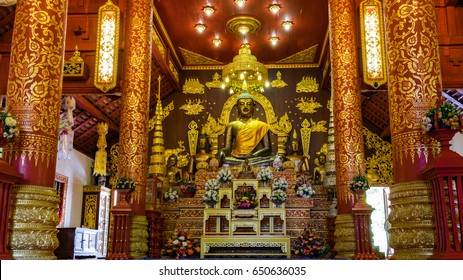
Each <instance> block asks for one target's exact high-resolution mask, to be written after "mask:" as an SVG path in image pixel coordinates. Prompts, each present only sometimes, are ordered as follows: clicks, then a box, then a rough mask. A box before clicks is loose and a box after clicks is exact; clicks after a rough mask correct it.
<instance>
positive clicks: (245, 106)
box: [236, 90, 254, 118]
mask: <svg viewBox="0 0 463 280" xmlns="http://www.w3.org/2000/svg"><path fill="white" fill-rule="evenodd" d="M236 105H237V106H238V116H239V117H247V118H250V117H252V116H253V115H254V97H253V96H252V94H251V93H249V91H247V90H243V91H242V92H241V93H240V95H238V100H237V101H236Z"/></svg>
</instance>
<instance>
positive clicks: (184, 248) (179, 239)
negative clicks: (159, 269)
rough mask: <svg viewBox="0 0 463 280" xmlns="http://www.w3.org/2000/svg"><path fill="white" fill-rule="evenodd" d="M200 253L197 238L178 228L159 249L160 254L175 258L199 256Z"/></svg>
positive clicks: (199, 244) (199, 243)
mask: <svg viewBox="0 0 463 280" xmlns="http://www.w3.org/2000/svg"><path fill="white" fill-rule="evenodd" d="M200 253H201V242H200V240H199V238H191V236H190V235H189V234H188V233H187V232H185V231H182V230H180V229H178V230H177V231H176V232H174V234H173V235H172V237H171V238H169V239H168V240H167V242H166V243H165V244H164V247H163V248H162V250H161V255H162V256H164V257H167V258H171V259H177V260H178V259H192V258H199V256H200Z"/></svg>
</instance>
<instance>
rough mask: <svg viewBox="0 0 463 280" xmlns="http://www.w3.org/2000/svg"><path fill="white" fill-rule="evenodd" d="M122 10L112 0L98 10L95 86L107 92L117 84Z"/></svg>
mask: <svg viewBox="0 0 463 280" xmlns="http://www.w3.org/2000/svg"><path fill="white" fill-rule="evenodd" d="M119 21H120V10H119V7H117V6H116V5H114V4H113V3H112V2H111V0H108V2H106V4H104V5H103V6H101V7H100V9H99V10H98V31H97V40H96V56H95V77H94V84H95V87H97V88H98V89H100V90H102V91H103V92H107V91H108V90H110V89H113V88H114V87H115V86H116V82H117V61H118V56H119V24H120V23H119Z"/></svg>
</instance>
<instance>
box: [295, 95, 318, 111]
mask: <svg viewBox="0 0 463 280" xmlns="http://www.w3.org/2000/svg"><path fill="white" fill-rule="evenodd" d="M296 100H299V101H300V102H299V103H298V104H297V105H296V107H297V108H298V109H299V111H301V112H302V113H306V114H313V113H316V112H317V110H316V109H317V108H321V107H323V106H322V104H320V103H318V102H316V99H315V97H311V98H310V99H309V98H306V97H301V98H296Z"/></svg>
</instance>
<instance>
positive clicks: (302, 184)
mask: <svg viewBox="0 0 463 280" xmlns="http://www.w3.org/2000/svg"><path fill="white" fill-rule="evenodd" d="M314 194H315V191H314V189H313V188H312V183H311V182H310V180H308V179H307V178H306V177H305V176H301V177H299V178H298V179H297V182H296V195H297V196H299V197H303V198H309V197H312V196H313V195H314Z"/></svg>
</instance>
